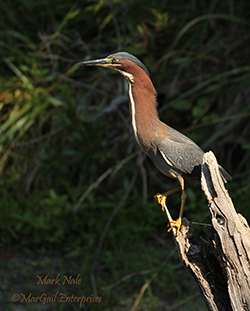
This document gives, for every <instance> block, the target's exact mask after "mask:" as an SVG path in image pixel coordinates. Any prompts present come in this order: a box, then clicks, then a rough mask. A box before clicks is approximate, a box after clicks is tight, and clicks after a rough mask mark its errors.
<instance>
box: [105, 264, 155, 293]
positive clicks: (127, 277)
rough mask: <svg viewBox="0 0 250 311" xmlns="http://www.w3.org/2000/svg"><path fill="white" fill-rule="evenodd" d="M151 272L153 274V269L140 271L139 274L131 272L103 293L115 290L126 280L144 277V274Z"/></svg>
mask: <svg viewBox="0 0 250 311" xmlns="http://www.w3.org/2000/svg"><path fill="white" fill-rule="evenodd" d="M152 272H155V269H149V270H143V271H140V272H133V273H130V274H128V275H126V276H124V277H123V278H121V279H120V280H119V281H117V282H115V283H114V284H112V285H110V286H109V287H108V288H107V289H106V290H105V292H109V291H111V290H112V289H114V288H116V287H117V286H119V285H120V284H122V283H124V282H126V281H127V280H129V279H131V278H133V277H134V276H136V275H144V274H148V273H152Z"/></svg>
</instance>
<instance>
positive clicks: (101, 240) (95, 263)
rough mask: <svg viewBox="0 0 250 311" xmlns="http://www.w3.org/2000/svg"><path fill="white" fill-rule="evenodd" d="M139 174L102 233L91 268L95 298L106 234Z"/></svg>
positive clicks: (133, 178)
mask: <svg viewBox="0 0 250 311" xmlns="http://www.w3.org/2000/svg"><path fill="white" fill-rule="evenodd" d="M137 173H138V172H137V171H135V172H134V174H133V177H132V179H131V182H130V183H129V187H128V189H127V191H126V192H125V194H124V196H123V197H122V198H121V200H120V202H119V204H118V205H117V206H116V208H115V209H114V211H113V213H112V214H111V216H110V218H109V220H108V222H107V223H106V226H105V228H104V230H103V232H102V235H101V238H100V241H99V244H98V247H97V249H96V253H95V258H94V261H93V263H92V268H91V283H92V287H93V293H94V296H97V287H96V279H95V271H96V266H97V263H98V259H99V256H100V253H101V250H102V246H103V242H104V239H105V237H106V234H107V232H108V229H109V227H110V225H111V223H112V221H113V219H114V218H115V215H116V214H117V213H118V211H119V209H120V208H121V207H122V205H123V204H124V203H125V201H126V200H127V198H128V196H129V194H130V192H131V191H132V189H133V186H134V183H135V180H136V177H137Z"/></svg>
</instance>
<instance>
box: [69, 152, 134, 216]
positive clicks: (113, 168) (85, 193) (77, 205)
mask: <svg viewBox="0 0 250 311" xmlns="http://www.w3.org/2000/svg"><path fill="white" fill-rule="evenodd" d="M137 154H138V151H137V152H134V153H132V154H131V155H129V156H128V157H126V158H125V159H123V160H122V161H121V162H120V163H118V164H117V165H115V166H113V167H110V168H109V169H108V170H107V171H106V172H104V173H103V174H102V175H101V176H100V177H98V178H97V180H96V181H95V182H94V183H93V184H91V185H90V186H89V187H88V189H87V190H86V191H85V192H84V193H83V195H82V196H81V197H80V199H79V200H78V201H77V203H76V205H75V207H74V214H75V213H76V212H77V210H78V208H79V206H80V204H82V202H83V201H84V200H85V199H86V197H87V196H88V195H89V193H90V192H91V191H92V190H94V189H95V188H97V187H98V186H99V185H100V183H101V182H102V181H103V180H104V179H105V178H106V177H107V176H108V175H109V174H111V173H112V172H113V173H114V174H115V173H116V172H117V171H119V170H120V169H121V168H122V167H123V165H124V164H125V163H126V162H128V161H129V160H131V159H133V158H134V157H135V156H136V155H137Z"/></svg>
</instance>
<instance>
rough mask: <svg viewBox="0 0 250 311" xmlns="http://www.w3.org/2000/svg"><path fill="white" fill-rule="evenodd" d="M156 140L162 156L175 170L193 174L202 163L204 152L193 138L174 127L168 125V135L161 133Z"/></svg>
mask: <svg viewBox="0 0 250 311" xmlns="http://www.w3.org/2000/svg"><path fill="white" fill-rule="evenodd" d="M156 140H157V141H155V143H156V146H157V147H158V150H159V152H160V154H161V156H162V157H163V158H164V160H165V161H166V163H167V164H168V165H169V166H170V167H171V168H172V169H173V170H176V171H179V172H181V173H183V174H192V173H193V170H194V169H195V168H196V167H197V166H200V165H201V163H202V158H203V154H204V152H203V151H202V150H201V149H200V147H199V146H197V145H196V144H195V143H194V142H193V141H192V140H191V139H189V138H188V137H186V136H185V135H183V134H181V133H180V132H178V131H176V130H174V129H173V128H171V127H168V131H167V135H166V134H165V135H159V136H157V137H156ZM196 174H197V172H196Z"/></svg>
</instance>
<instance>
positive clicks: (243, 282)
mask: <svg viewBox="0 0 250 311" xmlns="http://www.w3.org/2000/svg"><path fill="white" fill-rule="evenodd" d="M201 187H202V190H203V191H204V193H205V195H206V197H207V200H208V207H209V210H210V214H211V222H212V227H206V229H205V232H206V234H207V236H208V240H205V239H203V238H197V236H196V235H195V232H194V229H193V228H192V227H191V224H190V222H189V221H188V220H187V219H185V218H183V224H182V226H181V230H180V232H179V236H178V237H176V236H175V242H176V245H177V248H178V251H179V254H180V257H181V259H182V261H183V263H184V265H185V266H186V267H187V269H188V270H189V272H190V273H191V274H192V276H193V278H194V279H195V281H196V282H197V283H198V285H199V287H200V290H201V293H202V295H203V298H204V300H205V303H206V305H207V308H208V310H212V311H215V310H219V311H232V310H233V311H246V310H250V229H249V226H248V224H247V221H246V219H245V218H244V217H243V216H242V215H240V214H237V213H236V211H235V209H234V206H233V203H232V200H231V198H230V196H229V194H228V192H227V190H226V189H225V187H224V183H223V181H222V179H221V177H220V173H219V169H218V164H217V161H216V158H215V156H214V154H213V153H212V152H211V151H210V152H208V153H205V155H204V157H203V164H202V176H201ZM207 228H209V229H207Z"/></svg>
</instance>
